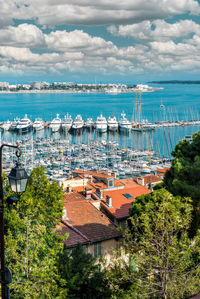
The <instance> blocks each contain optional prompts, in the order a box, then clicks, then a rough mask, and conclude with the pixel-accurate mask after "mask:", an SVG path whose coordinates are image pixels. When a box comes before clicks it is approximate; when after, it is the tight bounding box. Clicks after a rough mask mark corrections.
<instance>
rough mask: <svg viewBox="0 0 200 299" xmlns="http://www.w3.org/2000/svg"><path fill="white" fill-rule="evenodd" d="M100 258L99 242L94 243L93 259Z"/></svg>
mask: <svg viewBox="0 0 200 299" xmlns="http://www.w3.org/2000/svg"><path fill="white" fill-rule="evenodd" d="M98 256H101V242H97V243H94V257H98Z"/></svg>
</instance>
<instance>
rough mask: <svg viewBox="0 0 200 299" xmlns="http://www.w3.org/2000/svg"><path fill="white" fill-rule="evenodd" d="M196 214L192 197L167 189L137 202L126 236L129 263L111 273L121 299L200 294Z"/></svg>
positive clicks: (199, 254) (199, 253) (198, 242)
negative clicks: (192, 225)
mask: <svg viewBox="0 0 200 299" xmlns="http://www.w3.org/2000/svg"><path fill="white" fill-rule="evenodd" d="M192 210H193V207H192V205H191V204H190V202H189V198H184V199H183V198H181V197H180V196H177V197H174V196H173V195H172V194H170V193H169V192H168V191H166V190H165V189H160V190H157V191H154V192H152V193H151V194H147V195H143V196H141V197H138V198H137V199H136V201H135V202H134V203H133V207H132V209H131V211H130V214H131V217H130V219H129V225H128V228H127V230H126V234H125V248H126V253H127V255H128V256H129V263H127V260H126V262H125V263H124V265H121V266H120V267H119V266H117V267H116V265H115V267H114V268H113V271H111V275H112V277H114V284H115V285H114V288H115V289H116V290H117V292H118V294H119V296H118V297H119V298H132V297H134V298H186V297H189V296H192V295H194V294H197V293H198V292H200V279H199V277H200V276H199V274H200V249H199V245H200V235H199V232H198V234H197V235H196V236H195V237H194V238H193V239H190V238H189V237H188V234H187V230H188V228H189V226H190V223H191V219H192ZM120 262H121V261H120ZM117 285H118V286H119V288H118V289H117Z"/></svg>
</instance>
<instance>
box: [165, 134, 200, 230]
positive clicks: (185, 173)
mask: <svg viewBox="0 0 200 299" xmlns="http://www.w3.org/2000/svg"><path fill="white" fill-rule="evenodd" d="M172 156H173V159H172V166H171V168H170V170H169V171H168V172H167V173H166V175H165V177H164V185H165V187H166V188H167V189H168V190H169V191H170V192H171V193H173V194H174V195H181V196H189V197H191V199H192V204H193V206H194V211H193V221H192V223H191V227H190V235H191V236H194V235H195V233H196V231H197V229H199V228H200V132H198V133H195V134H194V135H193V136H192V141H191V142H190V141H187V140H186V139H183V140H182V141H179V143H178V144H177V145H176V147H175V149H174V151H173V152H172Z"/></svg>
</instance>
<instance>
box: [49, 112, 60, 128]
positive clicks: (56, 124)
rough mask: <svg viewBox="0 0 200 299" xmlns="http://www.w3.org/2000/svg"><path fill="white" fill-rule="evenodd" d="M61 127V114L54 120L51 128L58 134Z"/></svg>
mask: <svg viewBox="0 0 200 299" xmlns="http://www.w3.org/2000/svg"><path fill="white" fill-rule="evenodd" d="M60 127H61V119H60V118H59V114H57V115H56V118H54V119H53V120H52V121H51V122H50V125H49V128H50V129H51V131H52V132H57V131H59V130H60Z"/></svg>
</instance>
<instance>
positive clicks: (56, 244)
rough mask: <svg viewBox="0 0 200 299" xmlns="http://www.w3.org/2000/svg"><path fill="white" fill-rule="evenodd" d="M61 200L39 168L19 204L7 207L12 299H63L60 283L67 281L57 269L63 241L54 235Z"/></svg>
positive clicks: (55, 189) (8, 259) (6, 229)
mask: <svg viewBox="0 0 200 299" xmlns="http://www.w3.org/2000/svg"><path fill="white" fill-rule="evenodd" d="M8 191H9V190H8ZM10 194H12V193H11V191H9V192H8V195H10ZM62 199H63V193H62V190H61V188H59V187H58V185H57V184H56V183H55V182H53V183H52V184H50V182H49V181H48V179H47V177H46V175H45V172H44V168H42V167H38V168H36V169H34V170H33V171H32V173H31V176H30V179H29V183H28V186H27V190H26V192H25V193H24V194H22V196H21V198H20V200H19V202H18V204H17V205H16V206H14V207H13V206H7V207H6V209H5V231H6V238H5V241H6V261H7V262H6V264H7V266H8V267H9V268H10V270H11V271H12V274H13V281H12V284H10V288H11V295H12V298H20V299H21V298H27V299H28V298H63V290H62V288H59V287H58V281H59V285H60V286H62V285H64V284H65V281H63V280H62V279H61V278H60V276H59V273H58V267H57V262H58V257H59V254H61V253H62V251H63V238H62V237H61V236H59V235H58V234H56V233H55V226H56V224H58V223H59V220H58V219H59V217H61V216H62V208H63V200H62ZM65 292H66V290H65Z"/></svg>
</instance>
